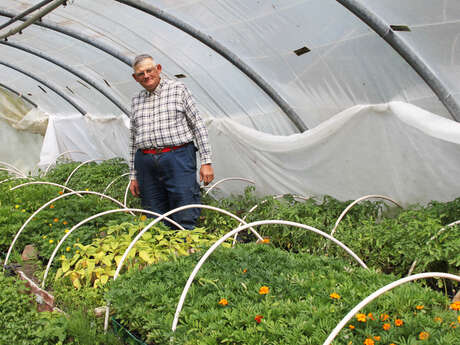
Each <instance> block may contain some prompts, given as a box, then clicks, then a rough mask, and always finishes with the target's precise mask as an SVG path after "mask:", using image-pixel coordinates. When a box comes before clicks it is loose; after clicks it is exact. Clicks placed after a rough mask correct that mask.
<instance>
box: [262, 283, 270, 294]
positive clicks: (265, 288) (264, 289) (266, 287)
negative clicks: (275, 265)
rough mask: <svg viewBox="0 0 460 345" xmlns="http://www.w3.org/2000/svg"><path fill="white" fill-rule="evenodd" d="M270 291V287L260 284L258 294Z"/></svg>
mask: <svg viewBox="0 0 460 345" xmlns="http://www.w3.org/2000/svg"><path fill="white" fill-rule="evenodd" d="M269 292H270V288H269V287H268V286H265V285H264V286H262V287H261V288H260V289H259V294H260V295H267V294H268V293H269Z"/></svg>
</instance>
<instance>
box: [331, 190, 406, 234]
mask: <svg viewBox="0 0 460 345" xmlns="http://www.w3.org/2000/svg"><path fill="white" fill-rule="evenodd" d="M371 198H378V199H385V200H388V201H391V202H392V203H393V204H395V205H397V206H399V207H401V208H402V206H401V205H400V204H398V203H397V202H396V201H394V200H393V199H391V198H390V197H388V196H385V195H366V196H362V197H361V198H359V199H356V200H355V201H353V202H352V203H351V204H350V205H348V206H347V208H346V209H345V210H343V211H342V213H341V214H340V216H339V218H337V221H336V222H335V225H334V228H333V229H332V231H331V236H334V233H335V231H336V230H337V227H338V226H339V223H340V221H341V220H342V219H343V217H345V215H346V214H347V212H348V211H349V210H350V209H351V208H352V207H353V206H354V205H356V204H357V203H358V202H360V201H362V200H365V199H371Z"/></svg>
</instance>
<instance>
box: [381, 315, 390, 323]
mask: <svg viewBox="0 0 460 345" xmlns="http://www.w3.org/2000/svg"><path fill="white" fill-rule="evenodd" d="M389 318H390V315H388V314H380V320H382V321H386V320H388V319H389Z"/></svg>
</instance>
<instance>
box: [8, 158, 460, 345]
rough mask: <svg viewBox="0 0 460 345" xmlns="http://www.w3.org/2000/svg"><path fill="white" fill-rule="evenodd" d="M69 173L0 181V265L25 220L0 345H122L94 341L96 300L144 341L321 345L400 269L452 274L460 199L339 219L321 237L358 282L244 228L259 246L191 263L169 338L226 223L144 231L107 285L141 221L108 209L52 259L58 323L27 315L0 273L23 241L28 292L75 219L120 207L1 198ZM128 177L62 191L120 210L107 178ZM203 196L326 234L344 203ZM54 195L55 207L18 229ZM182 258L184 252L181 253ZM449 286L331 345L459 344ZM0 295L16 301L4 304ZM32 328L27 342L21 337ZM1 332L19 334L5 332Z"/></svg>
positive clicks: (283, 236) (66, 199) (312, 237)
mask: <svg viewBox="0 0 460 345" xmlns="http://www.w3.org/2000/svg"><path fill="white" fill-rule="evenodd" d="M78 165H79V163H74V162H62V163H59V164H58V165H57V166H56V167H54V168H53V169H51V170H50V171H49V172H48V173H47V174H46V175H44V174H43V173H42V175H41V176H39V177H35V178H33V179H12V180H9V178H10V177H11V176H8V175H6V174H5V173H4V172H0V253H1V260H2V264H3V260H4V259H5V256H6V252H7V251H8V248H9V246H10V244H11V241H12V240H13V237H14V235H15V234H16V233H17V231H18V230H19V229H20V228H21V226H23V224H24V222H26V221H29V223H28V224H27V225H26V226H25V227H24V229H23V232H22V234H21V235H20V236H19V238H18V240H17V242H16V244H15V247H14V249H13V251H12V254H11V256H10V259H9V265H8V266H7V268H8V269H7V270H5V271H4V272H2V273H1V276H0V284H3V285H8V286H10V288H9V289H6V288H5V289H3V288H2V289H0V300H1V301H2V302H1V307H2V315H3V310H8V312H5V315H6V316H5V317H3V318H2V321H1V322H0V327H1V328H4V329H8V330H9V331H7V332H6V333H2V335H3V334H4V335H3V337H4V338H0V340H1V341H0V344H1V343H3V342H4V341H6V340H7V339H8V340H12V339H14V343H15V344H16V343H17V344H21V343H24V344H26V343H27V344H58V343H59V344H61V343H62V344H106V343H110V344H116V343H117V341H120V342H125V343H126V342H129V340H126V339H125V340H117V339H116V337H115V336H114V335H113V334H112V333H110V332H109V333H107V334H106V335H104V332H103V330H102V320H100V319H97V318H95V317H94V312H93V310H94V308H96V307H100V306H103V305H105V304H106V302H107V301H110V303H112V312H113V314H112V316H113V318H114V319H115V320H118V322H120V323H121V324H123V325H125V326H126V327H127V329H129V330H130V331H131V332H132V334H136V335H137V336H138V337H139V339H142V341H145V342H146V343H149V344H164V343H167V342H169V341H172V342H173V343H177V344H215V343H228V344H275V343H276V344H278V343H280V342H282V343H284V344H294V343H296V344H298V343H305V344H321V343H322V341H324V340H325V339H326V337H327V335H328V334H329V333H330V331H331V330H332V329H333V328H334V327H335V325H336V324H337V322H338V321H340V319H341V318H342V317H343V316H344V315H345V314H346V313H347V312H348V311H349V310H350V309H351V308H352V307H353V306H354V305H355V304H357V303H358V302H359V301H360V300H362V299H363V298H364V297H366V296H367V295H368V294H370V293H372V292H373V291H375V290H376V289H378V288H380V287H382V286H384V285H385V284H388V283H389V282H391V281H394V280H396V279H398V278H401V277H404V276H405V275H407V273H408V271H409V270H411V267H412V270H413V273H419V272H426V271H440V272H449V273H454V274H457V275H458V274H459V272H460V253H459V251H458V248H459V245H460V236H458V234H459V230H460V228H459V226H458V225H454V226H450V227H446V225H448V224H450V223H452V222H454V221H457V220H459V219H460V198H457V199H455V200H452V201H450V202H435V201H434V202H432V203H430V204H428V205H425V206H419V205H410V206H406V207H404V209H400V208H398V207H394V206H391V204H390V203H387V202H382V201H375V200H374V201H372V202H370V201H363V202H361V203H359V204H357V205H355V206H354V207H353V208H352V209H351V210H350V211H349V213H348V214H347V215H346V216H345V217H344V218H343V220H342V222H341V223H340V224H339V225H338V227H337V229H336V232H335V234H334V237H336V238H337V239H339V240H340V241H342V242H343V243H344V244H346V245H347V246H348V247H349V248H351V249H352V250H353V251H354V252H355V253H356V254H357V255H358V256H359V257H360V258H361V259H362V260H363V261H364V262H365V263H366V264H367V266H368V267H369V268H370V270H369V271H367V270H364V269H362V268H360V267H358V265H357V264H356V262H354V260H353V259H352V258H351V257H350V256H349V254H347V253H346V252H345V251H344V250H343V249H341V248H340V247H338V246H336V245H335V244H333V243H331V242H330V241H327V240H325V239H324V238H323V237H321V236H319V235H318V234H314V233H311V232H308V231H306V230H304V229H300V228H295V227H292V226H284V225H267V226H260V227H258V228H257V231H258V232H259V233H260V234H261V235H263V236H264V237H266V240H265V241H264V242H265V244H263V245H253V244H250V243H252V242H255V240H256V238H255V237H254V235H252V234H251V233H250V232H248V231H243V232H242V233H241V234H240V235H239V237H238V243H237V246H236V248H234V249H232V248H229V247H230V243H231V241H228V242H227V244H226V247H227V248H222V249H219V250H218V251H217V252H216V253H213V254H212V255H211V257H210V259H208V260H209V261H207V262H206V263H205V264H204V266H203V268H202V269H201V270H200V272H199V274H198V276H197V278H196V281H195V282H194V284H192V288H191V290H190V292H189V295H188V297H187V301H186V303H185V307H184V310H183V311H182V313H181V318H180V322H179V326H178V328H177V331H176V332H175V333H174V334H172V333H171V331H170V329H171V322H172V318H173V316H174V310H175V307H176V304H177V302H178V299H179V296H180V293H181V291H182V288H183V286H184V284H185V281H186V280H187V278H188V276H189V274H190V273H191V271H192V269H193V267H194V265H195V264H196V262H197V260H198V259H199V258H200V257H201V255H202V254H203V253H204V252H205V250H206V249H207V248H208V247H209V246H210V245H211V244H212V243H214V242H215V241H216V240H217V239H218V238H219V237H221V236H222V235H223V234H225V233H226V232H228V231H230V230H232V229H234V228H236V227H237V226H238V222H237V221H235V220H234V219H231V218H229V217H228V216H225V215H222V214H220V213H216V212H214V211H210V210H202V213H201V217H200V222H199V226H198V228H197V229H195V230H194V231H192V232H184V231H172V230H170V229H169V228H167V227H166V226H165V225H163V224H162V223H160V224H157V225H155V226H154V227H153V228H152V229H150V230H149V231H148V232H147V233H146V234H145V235H144V236H143V237H142V238H141V239H140V240H139V242H138V243H137V244H136V246H135V247H134V248H133V250H132V251H131V252H130V253H129V255H128V258H127V261H126V262H125V265H124V267H123V270H122V271H121V275H120V277H119V278H118V279H117V280H116V281H115V282H112V280H113V275H114V273H115V269H116V266H117V264H118V263H119V260H120V258H121V256H122V254H123V253H124V251H125V250H126V248H127V246H128V244H129V242H130V241H131V240H132V239H133V238H134V236H135V235H136V234H137V233H138V232H139V231H140V230H141V229H143V228H144V227H145V226H146V225H147V224H148V223H149V221H150V219H147V218H146V217H145V216H143V215H141V214H136V216H132V215H130V214H128V213H125V212H118V213H113V214H110V215H105V216H102V217H98V218H96V219H94V220H92V221H89V222H87V223H86V224H84V225H83V226H81V227H80V228H78V229H77V230H75V231H73V233H72V234H71V235H70V236H69V237H68V238H67V239H66V241H65V242H64V244H63V245H62V247H61V248H60V250H59V251H58V253H57V256H56V259H55V260H54V261H53V264H52V266H51V270H50V273H49V275H48V278H47V280H46V288H47V289H48V290H49V291H51V292H52V293H53V295H54V296H55V298H56V301H57V306H58V307H59V308H61V309H63V310H64V311H66V313H67V314H66V316H63V315H62V314H59V315H57V314H56V313H50V314H47V313H37V312H36V311H35V310H34V308H35V307H34V305H33V303H31V301H30V298H29V297H26V295H24V294H22V292H23V291H24V289H25V288H24V287H23V284H22V283H21V282H18V281H17V280H16V279H15V278H13V277H7V276H6V275H7V274H8V273H10V272H11V270H10V269H12V268H14V267H17V266H19V265H23V266H26V265H25V264H24V263H23V262H22V258H21V255H20V254H21V252H22V250H23V248H24V246H26V245H28V244H33V245H34V246H35V247H36V249H37V251H38V257H37V258H36V260H33V266H34V269H33V270H32V272H31V273H32V274H33V275H34V279H36V280H37V281H40V280H41V279H42V278H43V273H44V268H45V266H46V264H47V263H48V259H49V257H50V255H51V253H52V251H53V250H54V248H55V246H56V244H57V243H58V242H59V240H60V239H61V238H62V236H64V235H65V234H66V233H68V232H69V231H70V229H71V228H72V227H73V226H75V225H76V224H77V223H79V222H81V221H82V220H83V219H86V218H88V217H90V216H92V215H94V214H96V213H99V212H103V211H106V210H111V209H114V208H119V206H118V205H116V204H115V203H114V202H113V201H110V200H107V199H105V198H101V197H100V196H96V195H87V194H86V195H82V196H81V197H79V196H77V195H72V196H63V194H65V193H66V192H63V190H62V188H59V187H56V186H48V185H43V184H40V185H38V184H34V185H28V186H24V187H21V188H18V189H15V190H13V191H11V190H10V188H12V187H14V186H17V185H19V184H21V183H25V182H30V181H49V182H53V183H59V184H65V183H66V181H67V179H68V176H69V174H70V173H71V172H72V171H73V170H74V169H75V168H76V167H77V166H78ZM127 171H128V169H127V165H126V164H125V163H123V162H122V161H120V160H110V161H106V162H101V163H99V164H96V163H89V164H85V165H83V166H82V167H80V168H79V169H78V170H77V171H76V172H74V174H73V175H72V177H71V179H70V180H69V181H67V186H68V187H69V188H72V189H73V190H78V191H96V192H100V193H102V192H105V194H107V195H109V196H111V197H113V198H115V199H117V200H119V201H121V202H123V200H124V198H125V195H126V185H127V182H128V177H126V176H125V177H119V176H120V175H122V174H125V173H126V172H127ZM7 179H8V180H7ZM112 181H115V182H114V183H112V184H111V185H110V186H109V184H110V183H111V182H112ZM108 186H109V188H107V187H108ZM212 194H213V193H212V192H211V193H210V195H208V196H205V197H204V198H203V202H204V203H206V204H209V205H213V206H217V207H220V208H223V209H225V210H228V211H230V212H233V213H234V214H236V215H238V216H239V217H241V218H243V217H245V221H246V222H250V221H256V220H264V219H281V220H289V221H293V222H298V223H303V224H307V225H310V226H313V227H315V228H317V229H319V230H321V231H324V232H325V233H328V234H330V233H331V230H332V228H333V227H334V224H335V222H336V220H337V218H338V217H339V215H340V214H341V212H342V211H343V210H344V209H345V208H346V207H347V206H348V205H349V204H350V202H351V201H347V202H341V201H338V200H336V199H334V198H331V197H323V198H309V199H308V200H304V199H300V198H296V197H294V196H292V195H286V196H283V197H279V198H273V197H265V198H261V197H258V196H257V194H256V193H255V190H254V188H247V189H246V190H245V192H244V193H242V194H241V195H239V196H233V197H229V198H222V199H219V200H215V199H214V198H212V197H211V195H212ZM59 196H63V197H62V198H60V199H59V200H56V201H55V202H52V203H50V204H49V205H48V206H47V207H45V208H44V209H43V210H42V211H40V212H39V213H38V214H36V215H34V217H33V219H29V218H31V216H32V215H33V214H34V212H36V211H37V210H38V209H39V208H40V207H41V206H42V205H44V204H45V203H47V202H49V201H50V200H51V199H53V198H55V197H59ZM255 205H258V206H257V207H255V208H254V206H255ZM127 206H128V207H135V208H139V207H140V203H139V200H138V199H135V198H132V197H130V196H128V197H127ZM251 209H252V211H251V212H249V210H251ZM244 242H248V243H244ZM192 252H196V254H193V255H191V256H190V255H189V254H190V253H192ZM414 261H415V262H416V265H414ZM29 265H30V264H29ZM5 274H6V275H5ZM457 289H458V284H456V283H455V282H452V281H445V280H440V279H437V280H433V279H430V280H426V281H421V282H419V283H410V284H409V285H407V286H406V285H405V286H403V287H400V288H397V289H395V290H394V291H393V292H391V293H388V294H386V295H385V296H383V297H381V298H379V299H378V300H377V301H375V302H373V303H372V304H371V305H369V306H368V307H367V308H366V309H365V310H363V311H362V312H361V313H359V314H358V315H357V317H356V318H354V319H353V322H350V323H349V325H347V328H346V329H344V330H342V332H341V333H340V334H339V336H338V338H336V340H335V341H334V344H367V345H370V344H453V343H455V341H453V340H452V339H458V337H459V334H458V330H459V329H460V319H459V315H458V311H455V310H452V308H450V307H451V303H450V302H449V298H450V297H452V295H453V293H454V292H455V291H456V290H457ZM13 291H17V294H16V295H15V296H17V298H16V297H15V298H10V295H11V294H12V293H13ZM27 298H29V299H27ZM458 307H460V306H458ZM455 308H457V307H456V306H455V305H454V309H455ZM253 314H254V315H253ZM22 315H24V316H22ZM363 315H364V316H363ZM358 316H359V317H358ZM22 317H23V319H24V320H25V321H22V319H21V318H22ZM398 320H399V321H398ZM114 322H115V321H114ZM401 322H402V324H400V323H401ZM6 324H8V326H5V325H6ZM16 324H17V326H15V325H16ZM32 325H33V329H34V330H33V331H32V330H29V328H31V327H32ZM29 326H30V327H29ZM14 327H16V329H23V328H22V327H25V328H24V331H23V332H21V331H19V332H17V331H14V334H13V329H14ZM89 328H91V330H92V331H91V332H90V333H88V332H87V330H88V329H89ZM35 330H36V331H35ZM47 330H51V331H47ZM13 336H14V337H15V338H12V337H13ZM21 337H22V338H21ZM53 337H54V338H53ZM104 337H105V338H104ZM107 337H111V338H110V339H111V340H110V342H109V340H107V339H108V338H107ZM455 337H457V338H455ZM30 339H34V340H33V341H32V340H30ZM139 341H141V340H139Z"/></svg>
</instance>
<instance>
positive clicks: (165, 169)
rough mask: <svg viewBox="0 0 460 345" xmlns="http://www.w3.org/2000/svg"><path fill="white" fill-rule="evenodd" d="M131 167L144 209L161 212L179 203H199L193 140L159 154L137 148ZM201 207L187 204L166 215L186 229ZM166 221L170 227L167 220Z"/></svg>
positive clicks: (175, 206)
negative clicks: (179, 209)
mask: <svg viewBox="0 0 460 345" xmlns="http://www.w3.org/2000/svg"><path fill="white" fill-rule="evenodd" d="M134 167H135V169H136V171H137V182H138V183H139V189H140V194H141V195H140V196H141V203H142V207H143V208H144V209H146V210H150V211H153V212H158V213H161V214H163V213H166V212H167V211H170V210H172V209H175V208H177V207H179V206H184V205H189V204H199V203H200V186H199V184H198V182H197V169H196V148H195V145H194V144H193V143H190V144H188V145H186V146H183V147H180V148H178V149H177V150H174V151H169V152H164V153H158V154H150V153H143V152H142V150H137V152H136V155H135V159H134ZM200 211H201V209H199V208H190V209H187V210H184V211H180V212H177V213H174V214H173V215H171V216H169V218H172V219H173V220H175V221H176V222H177V223H179V224H181V225H182V226H183V227H184V228H185V229H193V228H194V227H195V225H196V221H197V219H198V217H199V216H200ZM165 224H167V225H168V226H169V227H171V228H172V227H173V225H172V224H169V222H165Z"/></svg>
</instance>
